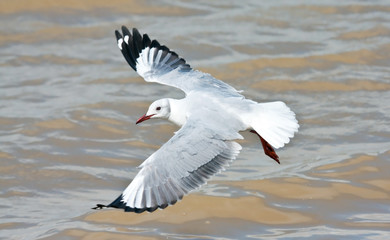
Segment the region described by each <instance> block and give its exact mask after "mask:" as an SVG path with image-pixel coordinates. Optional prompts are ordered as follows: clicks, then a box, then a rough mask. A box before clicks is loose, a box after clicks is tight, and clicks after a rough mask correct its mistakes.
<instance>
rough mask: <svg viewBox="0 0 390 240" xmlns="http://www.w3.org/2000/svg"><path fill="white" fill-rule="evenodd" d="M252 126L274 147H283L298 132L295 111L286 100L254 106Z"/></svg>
mask: <svg viewBox="0 0 390 240" xmlns="http://www.w3.org/2000/svg"><path fill="white" fill-rule="evenodd" d="M254 108H255V109H254V110H255V111H254V112H255V114H254V115H253V117H252V119H251V127H252V128H253V129H254V130H255V131H256V132H257V133H258V134H259V135H260V136H261V137H262V138H264V139H265V140H266V141H267V142H268V143H270V144H271V145H272V146H273V147H274V148H281V147H283V146H284V145H285V144H287V143H288V142H290V138H292V137H294V133H295V132H298V128H299V124H298V121H297V119H296V118H295V113H294V112H293V111H291V110H290V108H289V107H287V106H286V104H285V103H284V102H280V101H278V102H269V103H259V104H256V105H255V106H254Z"/></svg>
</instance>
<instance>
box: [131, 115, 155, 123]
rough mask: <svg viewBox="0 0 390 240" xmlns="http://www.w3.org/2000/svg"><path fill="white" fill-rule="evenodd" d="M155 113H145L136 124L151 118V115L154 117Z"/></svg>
mask: <svg viewBox="0 0 390 240" xmlns="http://www.w3.org/2000/svg"><path fill="white" fill-rule="evenodd" d="M154 115H155V114H152V115H148V116H146V114H144V115H143V116H142V117H140V118H139V119H138V120H137V122H136V123H135V124H138V123H141V122H143V121H146V120H148V119H150V118H151V117H153V116H154Z"/></svg>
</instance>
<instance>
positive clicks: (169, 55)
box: [96, 27, 299, 212]
mask: <svg viewBox="0 0 390 240" xmlns="http://www.w3.org/2000/svg"><path fill="white" fill-rule="evenodd" d="M122 33H123V36H122V34H120V33H119V32H118V31H116V32H115V34H116V37H117V41H118V47H119V48H120V50H121V52H122V54H123V56H124V57H125V59H126V61H127V62H128V63H129V65H130V66H131V67H132V68H133V69H134V70H135V71H137V73H138V74H139V75H140V76H142V77H143V78H144V79H145V81H147V82H157V83H160V84H165V85H169V86H172V87H176V88H179V89H181V90H182V91H184V93H185V97H184V98H182V99H172V98H164V99H159V100H157V101H155V102H153V103H152V104H151V105H150V106H149V109H148V111H147V112H146V114H145V115H143V116H142V117H141V118H139V119H138V121H137V122H136V123H137V124H138V123H141V122H143V121H145V120H148V119H152V118H161V119H167V120H169V121H171V122H173V123H174V124H176V125H178V126H180V127H181V128H180V129H179V130H178V131H177V132H176V133H175V135H174V136H173V137H172V138H171V139H170V140H169V141H168V142H166V143H165V144H164V145H163V146H161V148H160V149H158V150H157V151H156V152H154V153H153V154H152V155H151V156H150V157H148V158H147V159H146V160H145V161H144V162H143V163H142V164H141V165H140V171H139V172H138V174H137V175H136V177H135V178H134V179H133V181H132V182H131V183H130V185H129V186H128V187H127V188H126V189H125V190H124V191H123V193H122V194H121V195H120V196H119V197H118V198H117V199H116V200H115V201H113V202H112V203H110V204H109V205H101V204H98V205H97V207H96V208H102V207H114V208H123V209H125V211H132V212H143V211H149V212H152V211H154V210H156V209H157V208H165V207H167V206H168V205H172V204H174V203H176V202H177V201H178V200H180V199H182V197H183V196H184V195H185V194H187V193H188V192H190V191H192V190H194V189H196V188H198V187H199V186H201V185H202V184H204V183H206V181H207V180H208V179H209V178H210V177H211V176H212V175H215V174H216V173H218V172H220V171H221V170H223V169H224V168H225V167H226V166H228V165H229V163H230V162H231V161H233V160H234V159H236V157H237V155H238V154H239V152H240V150H241V146H240V145H239V144H238V143H237V142H235V141H234V140H236V139H242V138H243V137H242V136H241V134H240V132H241V131H247V130H249V131H251V132H253V133H255V134H257V135H258V136H259V138H260V140H261V143H262V146H263V148H264V152H265V153H266V154H267V155H268V156H270V157H271V158H273V159H274V160H275V161H277V162H278V163H279V160H278V156H277V155H276V153H275V151H274V149H273V147H274V148H280V147H283V146H284V145H285V144H287V143H288V142H289V141H290V138H292V137H293V136H294V133H295V132H297V131H298V127H299V125H298V122H297V120H296V119H295V114H294V113H293V112H292V111H291V110H290V109H289V108H288V107H287V106H286V104H284V103H283V102H280V101H277V102H269V103H257V102H255V101H252V100H250V99H246V98H245V97H244V96H243V95H241V93H240V92H239V91H237V90H236V89H234V88H233V87H232V86H230V85H228V84H226V83H224V82H222V81H220V80H218V79H215V78H214V77H212V76H211V75H209V74H206V73H203V72H200V71H197V70H194V69H192V68H191V67H190V66H189V65H188V64H187V63H186V61H185V60H184V59H183V58H180V57H179V56H178V55H177V54H176V53H175V52H172V51H171V50H169V49H168V48H167V47H166V46H163V45H160V44H159V42H158V41H157V40H150V38H149V36H148V35H147V34H144V35H143V36H141V34H140V33H139V32H138V30H137V29H135V28H134V29H133V31H132V33H130V31H129V30H128V29H127V28H126V27H122Z"/></svg>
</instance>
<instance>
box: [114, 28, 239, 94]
mask: <svg viewBox="0 0 390 240" xmlns="http://www.w3.org/2000/svg"><path fill="white" fill-rule="evenodd" d="M122 34H123V35H122ZM122 34H121V33H119V31H115V35H116V38H117V41H118V47H119V49H120V50H121V52H122V54H123V56H124V57H125V59H126V61H127V62H128V64H129V65H130V67H131V68H133V69H134V70H135V71H136V72H137V73H138V74H139V75H140V76H141V77H143V78H144V79H145V81H147V82H157V83H160V84H165V85H168V86H172V87H176V88H179V89H181V90H182V91H184V92H185V93H189V92H190V91H193V90H199V89H202V90H203V91H204V90H205V89H213V90H218V91H221V92H223V93H224V94H225V95H233V96H241V95H240V94H239V93H238V92H237V90H236V89H234V88H233V87H231V86H230V85H228V84H226V83H224V82H222V81H220V80H218V79H215V78H213V77H212V76H211V75H209V74H205V73H203V72H200V71H196V70H193V69H192V68H191V67H190V65H188V64H187V63H186V61H185V60H184V59H183V58H181V57H179V55H178V54H177V53H175V52H173V51H171V50H170V49H169V48H168V47H166V46H164V45H160V43H159V42H158V41H157V40H150V38H149V36H148V35H147V34H143V35H142V36H141V34H140V33H139V32H138V30H137V29H136V28H133V30H132V33H131V32H130V31H129V30H128V29H127V28H126V27H125V26H122Z"/></svg>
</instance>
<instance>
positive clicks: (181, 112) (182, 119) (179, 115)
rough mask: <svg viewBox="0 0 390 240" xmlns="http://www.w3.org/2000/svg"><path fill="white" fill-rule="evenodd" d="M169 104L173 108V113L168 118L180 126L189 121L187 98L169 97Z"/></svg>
mask: <svg viewBox="0 0 390 240" xmlns="http://www.w3.org/2000/svg"><path fill="white" fill-rule="evenodd" d="M168 100H169V105H170V108H171V114H170V115H169V118H168V120H169V121H171V122H173V123H174V124H176V125H178V126H183V125H184V124H185V123H186V121H187V108H186V102H185V98H183V99H172V98H169V99H168Z"/></svg>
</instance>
